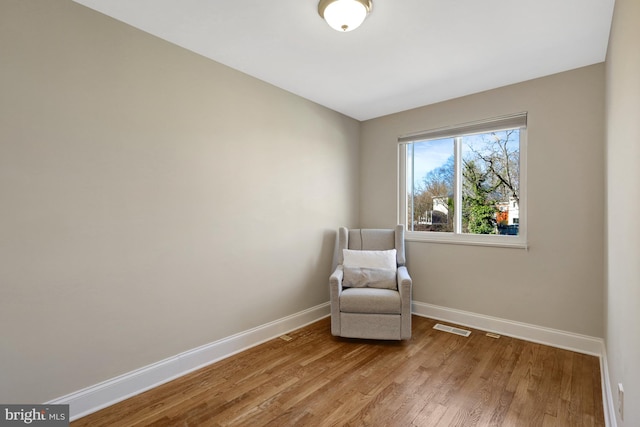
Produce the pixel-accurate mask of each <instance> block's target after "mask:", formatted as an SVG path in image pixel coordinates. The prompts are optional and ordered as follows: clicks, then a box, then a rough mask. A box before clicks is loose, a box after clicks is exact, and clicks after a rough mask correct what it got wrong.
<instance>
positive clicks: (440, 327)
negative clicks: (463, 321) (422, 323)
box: [433, 323, 471, 337]
mask: <svg viewBox="0 0 640 427" xmlns="http://www.w3.org/2000/svg"><path fill="white" fill-rule="evenodd" d="M433 329H437V330H439V331H444V332H449V333H451V334H456V335H462V336H463V337H468V336H469V335H471V331H467V330H465V329H460V328H454V327H453V326H447V325H443V324H441V323H436V326H434V327H433Z"/></svg>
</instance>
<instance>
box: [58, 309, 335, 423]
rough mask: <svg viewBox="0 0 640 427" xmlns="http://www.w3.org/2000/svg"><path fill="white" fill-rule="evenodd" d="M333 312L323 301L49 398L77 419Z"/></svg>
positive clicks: (73, 418)
mask: <svg viewBox="0 0 640 427" xmlns="http://www.w3.org/2000/svg"><path fill="white" fill-rule="evenodd" d="M329 314H330V306H329V303H328V302H327V303H324V304H320V305H318V306H315V307H312V308H310V309H307V310H304V311H301V312H299V313H296V314H293V315H291V316H287V317H284V318H282V319H278V320H276V321H273V322H270V323H267V324H265V325H261V326H259V327H257V328H253V329H250V330H248V331H244V332H241V333H239V334H236V335H232V336H230V337H227V338H223V339H221V340H219V341H215V342H213V343H210V344H206V345H203V346H201V347H198V348H195V349H192V350H188V351H186V352H184V353H180V354H178V355H176V356H173V357H170V358H168V359H165V360H162V361H160V362H157V363H154V364H151V365H148V366H145V367H143V368H140V369H136V370H135V371H131V372H128V373H126V374H124V375H120V376H118V377H116V378H112V379H110V380H107V381H104V382H102V383H100V384H96V385H93V386H90V387H87V388H85V389H82V390H79V391H76V392H74V393H71V394H68V395H66V396H62V397H59V398H57V399H54V400H52V401H49V402H46V404H67V405H69V411H70V414H69V415H70V419H71V421H73V420H76V419H78V418H81V417H83V416H85V415H89V414H91V413H93V412H96V411H98V410H100V409H103V408H106V407H107V406H110V405H113V404H114V403H117V402H120V401H122V400H125V399H128V398H129V397H132V396H135V395H137V394H140V393H142V392H144V391H147V390H149V389H152V388H154V387H157V386H159V385H161V384H164V383H166V382H169V381H171V380H173V379H176V378H178V377H181V376H183V375H185V374H188V373H189V372H193V371H195V370H197V369H200V368H202V367H204V366H207V365H210V364H212V363H215V362H217V361H219V360H222V359H224V358H227V357H229V356H232V355H234V354H236V353H239V352H241V351H244V350H246V349H248V348H251V347H254V346H256V345H258V344H261V343H263V342H265V341H268V340H270V339H273V338H276V337H278V336H280V335H282V334H285V333H287V332H290V331H292V330H295V329H298V328H301V327H303V326H305V325H308V324H309V323H313V322H315V321H317V320H320V319H322V318H323V317H326V316H328V315H329Z"/></svg>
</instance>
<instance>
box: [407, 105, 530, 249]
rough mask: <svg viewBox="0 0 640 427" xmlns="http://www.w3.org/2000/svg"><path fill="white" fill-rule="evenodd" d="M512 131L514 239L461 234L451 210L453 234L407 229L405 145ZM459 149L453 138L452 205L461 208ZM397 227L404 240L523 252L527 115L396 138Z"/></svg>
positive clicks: (457, 211)
mask: <svg viewBox="0 0 640 427" xmlns="http://www.w3.org/2000/svg"><path fill="white" fill-rule="evenodd" d="M514 128H519V129H520V153H519V157H520V189H519V190H520V200H519V210H520V212H519V225H518V235H517V236H507V235H496V234H464V233H461V232H460V230H461V228H462V227H461V223H462V214H461V210H460V209H458V208H456V209H455V226H454V230H456V231H454V232H438V231H410V230H409V227H408V224H407V217H408V215H407V212H408V206H407V191H408V189H407V164H406V163H407V144H410V143H413V142H418V141H425V140H435V139H444V138H456V137H462V136H467V135H474V134H480V133H488V132H494V131H501V130H507V129H514ZM461 146H462V145H461V143H460V139H457V141H456V143H455V169H456V171H455V183H454V187H455V190H454V197H455V206H462V191H461V189H460V186H461V183H462V168H461V165H459V162H460V158H461V150H462V148H461ZM398 224H404V225H405V228H406V231H405V239H406V240H408V241H416V242H431V243H449V244H463V245H477V246H497V247H505V248H520V249H527V248H528V243H527V113H526V112H524V113H518V114H512V115H508V116H501V117H496V118H492V119H486V120H480V121H477V122H471V123H465V124H461V125H456V126H449V127H445V128H438V129H433V130H428V131H423V132H417V133H413V134H409V135H403V136H400V137H399V138H398Z"/></svg>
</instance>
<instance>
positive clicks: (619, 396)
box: [618, 383, 624, 420]
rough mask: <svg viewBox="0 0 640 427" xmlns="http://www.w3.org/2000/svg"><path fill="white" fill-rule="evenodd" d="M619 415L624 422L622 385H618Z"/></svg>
mask: <svg viewBox="0 0 640 427" xmlns="http://www.w3.org/2000/svg"><path fill="white" fill-rule="evenodd" d="M618 413H619V414H620V419H621V420H624V387H622V383H618Z"/></svg>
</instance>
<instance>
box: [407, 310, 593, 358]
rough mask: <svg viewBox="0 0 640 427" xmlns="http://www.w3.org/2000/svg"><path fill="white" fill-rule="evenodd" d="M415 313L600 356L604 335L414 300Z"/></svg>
mask: <svg viewBox="0 0 640 427" xmlns="http://www.w3.org/2000/svg"><path fill="white" fill-rule="evenodd" d="M412 308H413V313H414V314H416V315H418V316H424V317H430V318H432V319H436V320H442V321H444V322H451V323H456V324H458V325H463V326H468V327H470V328H475V329H481V330H483V331H487V332H495V333H497V334H500V335H506V336H510V337H514V338H521V339H523V340H526V341H531V342H535V343H539V344H545V345H549V346H552V347H557V348H562V349H565V350H571V351H576V352H578V353H584V354H589V355H592V356H598V357H600V356H601V354H602V348H603V340H602V338H596V337H590V336H587V335H580V334H574V333H572V332H566V331H560V330H557V329H551V328H545V327H542V326H536V325H531V324H528V323H521V322H515V321H513V320H507V319H500V318H498V317H491V316H485V315H483V314H477V313H472V312H469V311H462V310H456V309H453V308H447V307H441V306H438V305H432V304H426V303H422V302H415V301H414V302H413V307H412Z"/></svg>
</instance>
